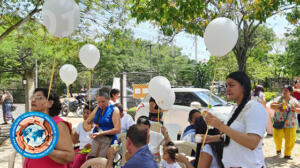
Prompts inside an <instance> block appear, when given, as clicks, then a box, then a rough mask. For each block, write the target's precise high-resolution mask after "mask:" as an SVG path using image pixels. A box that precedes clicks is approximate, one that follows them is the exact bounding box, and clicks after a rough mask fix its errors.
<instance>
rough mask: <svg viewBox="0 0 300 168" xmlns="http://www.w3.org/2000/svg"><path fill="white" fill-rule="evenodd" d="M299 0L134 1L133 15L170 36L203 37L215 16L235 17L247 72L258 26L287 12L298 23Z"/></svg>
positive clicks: (240, 53) (240, 55) (239, 50)
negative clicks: (184, 33)
mask: <svg viewBox="0 0 300 168" xmlns="http://www.w3.org/2000/svg"><path fill="white" fill-rule="evenodd" d="M299 5H300V1H298V0H288V1H281V0H255V1H247V0H242V1H240V0H234V1H233V0H226V1H225V0H212V1H191V0H186V1H174V0H133V1H132V6H131V14H132V16H133V17H135V18H137V21H138V22H142V21H145V20H149V21H151V22H154V23H155V24H156V25H158V26H159V28H160V30H161V31H162V32H163V33H164V34H165V35H168V36H174V35H176V34H177V33H179V32H182V31H185V32H187V33H191V34H196V35H200V36H203V33H204V30H205V27H206V25H207V24H208V23H209V21H211V20H212V19H214V18H216V17H219V16H224V17H228V18H231V19H232V20H234V21H235V22H236V24H237V26H238V30H239V39H238V42H237V45H236V46H235V47H234V49H233V52H234V54H235V57H236V59H237V63H238V66H239V70H241V71H246V62H247V59H248V58H249V56H251V54H252V52H253V49H254V48H255V47H256V46H257V45H259V42H256V41H253V39H254V38H255V37H254V35H255V32H256V30H257V28H258V27H259V26H260V25H261V24H262V23H264V22H265V21H266V19H267V18H269V17H271V16H273V15H275V14H278V13H284V12H285V13H287V19H288V20H289V21H291V22H292V23H294V24H296V23H298V21H297V19H298V18H299V17H300V16H299V15H298V13H299V11H298V8H297V6H299Z"/></svg>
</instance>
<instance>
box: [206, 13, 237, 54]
mask: <svg viewBox="0 0 300 168" xmlns="http://www.w3.org/2000/svg"><path fill="white" fill-rule="evenodd" d="M238 36H239V33H238V28H237V26H236V25H235V23H234V22H233V21H232V20H230V19H228V18H225V17H220V18H216V19H214V20H213V21H211V22H210V23H209V24H208V25H207V27H206V29H205V32H204V43H205V45H206V48H207V49H208V51H209V52H210V53H211V54H212V55H213V56H224V55H226V54H227V53H228V52H229V51H231V50H232V49H233V47H234V46H235V44H236V42H237V40H238Z"/></svg>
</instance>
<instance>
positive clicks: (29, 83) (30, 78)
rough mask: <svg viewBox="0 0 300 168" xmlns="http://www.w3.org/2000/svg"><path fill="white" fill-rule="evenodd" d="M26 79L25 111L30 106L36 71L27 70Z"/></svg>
mask: <svg viewBox="0 0 300 168" xmlns="http://www.w3.org/2000/svg"><path fill="white" fill-rule="evenodd" d="M24 79H25V80H26V84H25V112H28V111H29V110H30V109H31V108H30V98H31V96H32V95H33V92H34V88H35V86H34V71H25V74H24Z"/></svg>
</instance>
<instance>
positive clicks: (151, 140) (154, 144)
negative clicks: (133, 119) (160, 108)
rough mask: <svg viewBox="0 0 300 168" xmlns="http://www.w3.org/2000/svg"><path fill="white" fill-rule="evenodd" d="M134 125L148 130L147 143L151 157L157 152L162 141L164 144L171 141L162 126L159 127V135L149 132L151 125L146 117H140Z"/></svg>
mask: <svg viewBox="0 0 300 168" xmlns="http://www.w3.org/2000/svg"><path fill="white" fill-rule="evenodd" d="M136 124H137V125H141V126H143V127H144V128H146V129H147V130H148V136H149V137H148V141H147V142H148V146H149V150H150V151H151V153H152V154H153V155H155V154H156V153H157V152H159V146H160V143H161V142H162V140H165V142H166V143H167V142H169V141H171V139H170V137H169V135H168V132H167V129H166V128H165V127H164V126H162V127H161V134H160V133H157V132H154V131H152V130H150V126H151V124H150V121H149V119H148V117H146V116H140V117H139V118H138V120H137V123H136Z"/></svg>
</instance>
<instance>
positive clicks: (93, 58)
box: [79, 44, 100, 69]
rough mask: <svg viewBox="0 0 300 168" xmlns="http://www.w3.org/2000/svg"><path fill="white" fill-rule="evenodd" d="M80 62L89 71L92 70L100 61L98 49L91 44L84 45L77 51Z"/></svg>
mask: <svg viewBox="0 0 300 168" xmlns="http://www.w3.org/2000/svg"><path fill="white" fill-rule="evenodd" d="M79 59H80V62H81V63H82V64H83V65H84V66H85V67H87V68H89V69H94V68H95V66H96V65H97V64H98V62H99V59H100V52H99V50H98V48H97V47H96V46H94V45H92V44H86V45H84V46H83V47H81V48H80V51H79Z"/></svg>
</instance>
